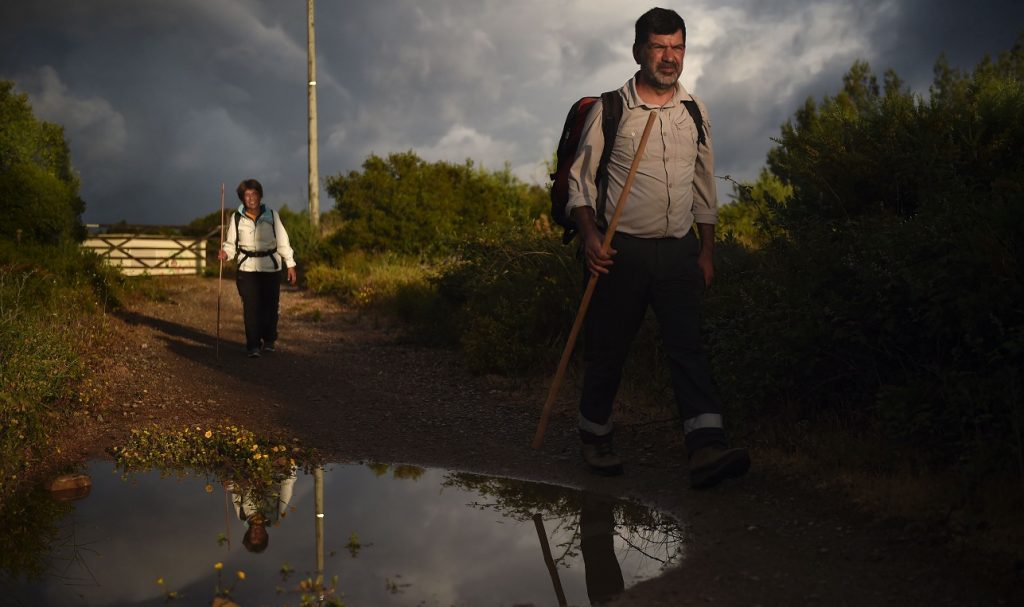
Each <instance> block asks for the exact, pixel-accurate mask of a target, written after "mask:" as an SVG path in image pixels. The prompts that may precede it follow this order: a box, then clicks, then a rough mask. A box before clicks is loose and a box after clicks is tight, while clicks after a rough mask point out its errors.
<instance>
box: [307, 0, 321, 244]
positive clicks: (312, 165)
mask: <svg viewBox="0 0 1024 607" xmlns="http://www.w3.org/2000/svg"><path fill="white" fill-rule="evenodd" d="M306 33H307V48H306V54H307V61H306V63H307V69H306V74H307V85H306V91H307V94H306V97H307V100H308V105H309V221H310V223H312V224H313V227H319V225H320V169H319V166H320V157H319V152H318V150H317V140H316V38H315V36H314V34H313V0H306Z"/></svg>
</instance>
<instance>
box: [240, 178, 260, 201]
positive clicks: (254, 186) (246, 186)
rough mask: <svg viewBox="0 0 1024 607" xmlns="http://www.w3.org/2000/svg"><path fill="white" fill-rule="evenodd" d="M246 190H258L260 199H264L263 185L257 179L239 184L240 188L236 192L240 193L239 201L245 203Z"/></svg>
mask: <svg viewBox="0 0 1024 607" xmlns="http://www.w3.org/2000/svg"><path fill="white" fill-rule="evenodd" d="M246 190H256V193H257V194H259V195H260V198H263V184H261V183H260V182H258V181H256V180H255V179H246V180H245V181H243V182H242V183H240V184H238V188H237V189H236V190H235V191H236V192H238V199H239V200H241V201H242V202H245V191H246Z"/></svg>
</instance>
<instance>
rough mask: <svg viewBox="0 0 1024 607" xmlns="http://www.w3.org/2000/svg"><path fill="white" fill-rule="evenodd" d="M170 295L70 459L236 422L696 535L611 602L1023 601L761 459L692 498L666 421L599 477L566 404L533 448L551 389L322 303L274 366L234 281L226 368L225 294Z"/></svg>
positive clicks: (1010, 581) (135, 317)
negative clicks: (635, 511)
mask: <svg viewBox="0 0 1024 607" xmlns="http://www.w3.org/2000/svg"><path fill="white" fill-rule="evenodd" d="M166 285H167V287H168V290H169V292H170V298H169V299H168V300H167V301H163V302H147V303H144V304H138V305H135V306H133V307H131V308H130V309H129V310H127V311H125V312H119V313H117V314H116V315H114V316H112V317H111V318H110V323H111V325H110V326H111V329H112V331H113V333H114V335H115V336H116V339H114V340H112V345H111V346H110V347H109V349H108V351H107V352H106V353H105V355H106V356H105V357H104V358H103V359H102V361H98V362H97V365H98V371H99V372H98V383H97V389H98V394H99V395H100V403H99V404H98V406H96V407H95V408H94V410H93V411H91V412H90V419H91V420H92V421H91V422H90V423H89V424H88V425H87V426H86V427H85V428H84V431H83V430H80V431H78V432H76V433H75V435H74V436H73V438H71V439H69V441H70V442H69V445H68V446H69V447H70V449H68V451H71V452H72V453H74V454H76V455H81V456H95V455H98V454H100V453H102V449H104V448H106V447H108V446H110V445H113V444H115V443H117V442H118V441H120V440H122V439H123V438H124V437H125V436H126V434H127V432H128V431H129V430H130V429H131V428H133V427H142V426H148V425H150V424H158V425H169V426H173V427H180V426H181V424H183V423H188V422H194V423H202V424H217V423H222V422H230V423H232V424H242V425H244V426H246V427H248V428H250V429H251V430H254V431H256V432H260V433H268V434H273V435H285V436H287V437H298V438H300V439H301V440H302V441H303V442H304V443H306V444H308V445H311V446H314V447H317V448H318V449H320V450H321V451H323V452H324V453H325V454H326V455H327V456H328V458H329V460H331V461H336V462H342V461H357V460H374V461H381V462H395V463H398V462H402V463H414V464H419V465H424V466H437V467H443V468H450V469H458V470H465V471H471V472H479V473H487V474H494V475H503V476H511V477H516V478H524V479H530V480H539V481H546V482H553V483H559V484H564V485H570V486H575V487H582V488H586V489H588V490H591V491H596V492H599V493H606V494H611V495H615V496H618V497H627V498H633V499H636V500H639V501H642V502H644V503H647V504H651V505H653V506H656V507H658V508H661V509H663V510H666V511H668V512H670V513H672V514H673V515H674V516H675V517H676V518H677V520H679V521H680V522H681V523H682V524H683V525H684V528H685V529H686V531H687V532H688V535H689V538H690V543H689V547H688V549H687V557H686V558H685V560H684V561H683V564H682V566H680V567H678V568H676V569H675V570H673V571H671V572H669V573H667V574H666V575H664V576H662V577H660V578H658V579H656V580H651V581H649V582H645V583H642V584H640V585H638V586H636V587H634V588H633V589H631V590H630V591H629V592H627V594H626V595H624V596H622V597H620V599H619V600H618V601H617V602H616V603H615V604H616V605H653V606H659V605H665V606H668V605H673V606H675V605H709V604H714V605H999V604H1024V592H1022V590H1021V589H1020V588H1019V586H1016V587H1015V586H1014V579H1015V577H1016V576H1019V575H1020V574H1019V572H1017V573H1015V572H1014V569H1013V564H1005V563H997V564H986V563H979V562H978V561H976V560H975V559H974V558H969V557H968V556H967V555H965V554H962V553H957V552H956V551H955V550H954V549H953V548H952V547H951V546H949V545H948V543H947V542H946V541H944V540H943V539H942V538H934V537H929V536H928V535H927V534H923V533H919V532H913V533H912V532H911V531H912V530H913V526H907V525H905V524H898V523H893V522H879V521H874V520H871V519H869V518H868V517H866V516H864V515H862V514H859V513H857V512H856V511H854V509H852V508H851V507H850V506H849V505H848V504H846V503H845V502H844V501H843V500H842V499H841V498H839V497H838V496H837V495H834V494H829V493H827V492H825V491H822V490H818V489H816V487H815V486H814V485H815V483H814V482H813V480H810V479H806V478H790V477H788V476H787V475H786V474H785V471H780V470H769V469H765V468H764V467H759V466H758V462H757V460H756V453H755V464H754V467H753V468H752V470H751V472H750V474H749V475H748V476H747V477H746V478H744V479H742V480H740V481H736V482H732V483H728V484H725V485H723V486H721V487H719V488H716V489H715V490H713V491H709V492H695V491H691V490H690V489H689V487H688V485H687V483H686V474H685V473H686V468H685V460H684V457H683V450H682V445H681V441H680V439H679V436H678V434H677V431H676V430H674V429H673V428H672V427H671V426H670V425H669V424H660V425H659V424H654V425H648V426H635V427H625V428H622V431H620V432H619V437H620V438H619V440H618V441H617V444H618V445H619V446H620V451H621V453H622V455H623V457H624V458H625V461H626V462H627V468H626V474H625V475H624V476H623V477H619V478H613V479H608V478H600V477H595V476H593V475H591V474H589V473H588V472H587V471H586V470H585V469H584V467H583V466H582V465H581V463H580V462H579V459H578V456H577V440H576V434H575V425H574V414H573V412H572V401H573V398H574V397H573V395H572V394H571V393H570V392H566V394H565V398H564V402H562V403H560V404H559V406H558V407H556V408H557V411H556V413H555V415H554V416H553V418H552V421H551V424H550V426H549V430H548V434H547V437H546V439H545V444H544V446H543V447H542V449H540V450H537V451H534V450H533V449H531V448H530V446H529V444H530V440H531V438H532V436H533V432H534V429H535V426H536V422H537V415H538V413H539V408H540V404H541V403H542V402H543V400H544V391H545V386H543V385H536V386H533V385H527V386H524V385H518V384H516V383H514V382H510V381H508V380H504V379H501V378H488V377H473V376H471V375H469V374H468V373H467V372H466V371H465V370H464V369H463V368H462V367H461V365H460V364H459V361H458V359H457V357H456V356H455V355H454V354H452V353H448V352H443V351H437V350H432V349H424V348H420V347H415V346H411V345H408V344H403V343H402V342H401V341H400V340H399V339H398V335H397V333H391V332H389V331H388V330H387V329H384V328H374V327H373V323H371V322H368V321H366V320H365V319H364V320H363V321H356V320H354V319H353V316H352V314H351V313H348V312H346V311H345V310H342V309H341V308H340V307H339V306H338V305H337V304H335V303H333V302H331V301H330V300H326V299H317V298H314V297H311V296H309V295H307V294H304V293H301V292H299V291H295V290H288V289H286V290H285V292H284V293H283V296H282V318H281V327H280V329H281V331H280V332H281V340H280V342H279V346H280V349H279V351H278V352H277V353H274V354H273V355H268V356H265V357H263V358H261V359H257V360H250V359H247V358H246V357H245V356H244V351H243V347H242V344H243V342H244V339H243V334H242V322H241V315H240V307H239V303H238V297H237V293H236V292H235V289H234V284H233V283H232V282H231V281H227V280H226V281H225V282H224V290H223V308H222V329H221V343H220V358H219V360H218V359H217V357H216V356H215V348H214V345H215V339H214V336H215V318H216V301H217V281H216V280H203V279H198V278H196V279H193V278H188V279H175V280H174V281H167V282H166ZM98 420H101V421H98ZM983 567H985V568H987V574H984V575H983V574H981V573H979V571H981V569H982V568H983ZM1016 579H1017V580H1018V581H1019V579H1020V578H1019V577H1016ZM1017 601H1020V602H1017Z"/></svg>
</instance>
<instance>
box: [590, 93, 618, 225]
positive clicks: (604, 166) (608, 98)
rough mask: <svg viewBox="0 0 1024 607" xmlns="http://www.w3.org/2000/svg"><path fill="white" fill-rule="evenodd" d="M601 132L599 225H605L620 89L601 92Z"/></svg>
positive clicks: (597, 212)
mask: <svg viewBox="0 0 1024 607" xmlns="http://www.w3.org/2000/svg"><path fill="white" fill-rule="evenodd" d="M601 109H602V112H603V117H602V119H601V132H602V133H603V134H604V149H602V150H601V160H600V161H599V162H598V164H597V173H596V181H597V192H598V197H597V208H596V209H594V210H595V211H596V213H595V214H596V215H597V217H596V218H595V219H596V220H597V225H598V226H600V227H601V228H604V227H605V219H604V209H605V206H606V201H605V198H607V196H608V161H609V159H611V157H612V149H613V148H614V147H615V136H616V135H618V133H619V123H621V122H622V95H621V94H619V91H618V90H614V91H608V92H607V93H602V94H601Z"/></svg>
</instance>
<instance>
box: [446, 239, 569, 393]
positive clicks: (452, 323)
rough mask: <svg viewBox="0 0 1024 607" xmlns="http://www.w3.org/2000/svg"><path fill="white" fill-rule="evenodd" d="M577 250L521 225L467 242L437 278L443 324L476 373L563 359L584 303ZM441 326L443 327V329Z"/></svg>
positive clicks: (531, 367)
mask: <svg viewBox="0 0 1024 607" xmlns="http://www.w3.org/2000/svg"><path fill="white" fill-rule="evenodd" d="M573 251H574V249H573V248H572V247H567V246H564V245H562V244H561V243H560V242H559V241H558V239H557V238H554V237H553V236H552V235H551V234H550V233H549V232H544V231H540V232H538V231H536V230H533V229H531V228H524V229H521V230H517V231H514V232H512V233H511V234H509V235H507V237H506V238H503V239H500V240H498V239H481V240H476V241H473V242H467V243H464V244H463V245H462V246H461V247H460V248H459V250H458V254H457V256H456V259H457V261H455V262H453V263H451V264H449V265H448V266H447V267H445V268H443V269H442V271H441V274H440V276H439V277H438V278H437V279H436V281H435V284H436V286H437V296H438V306H440V308H441V309H442V310H443V311H444V312H443V313H438V314H436V315H435V316H434V318H444V319H446V322H445V323H444V324H443V325H440V326H435V330H443V331H444V332H445V333H446V334H448V335H450V336H452V339H453V341H457V343H458V344H459V345H460V347H461V348H462V350H463V352H464V353H465V355H466V360H467V362H468V364H469V366H470V368H471V369H473V370H474V371H476V372H481V373H483V372H488V373H517V372H524V371H529V370H538V369H541V368H547V367H548V366H549V365H550V363H551V361H552V360H557V358H558V355H559V354H560V352H561V349H562V347H563V346H564V344H565V339H566V338H567V337H568V332H569V328H570V327H571V325H572V320H573V318H574V316H575V314H576V309H577V307H578V305H579V297H580V294H581V292H582V287H581V282H582V276H583V272H582V269H581V266H580V265H579V264H578V262H577V261H576V260H575V259H574V257H573ZM442 327H443V329H442Z"/></svg>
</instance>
